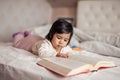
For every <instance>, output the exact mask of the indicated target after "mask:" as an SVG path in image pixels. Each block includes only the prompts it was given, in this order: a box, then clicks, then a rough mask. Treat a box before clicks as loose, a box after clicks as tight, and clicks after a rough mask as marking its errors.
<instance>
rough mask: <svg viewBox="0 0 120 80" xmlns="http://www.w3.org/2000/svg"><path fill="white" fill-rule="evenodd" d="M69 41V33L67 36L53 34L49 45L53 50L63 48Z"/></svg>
mask: <svg viewBox="0 0 120 80" xmlns="http://www.w3.org/2000/svg"><path fill="white" fill-rule="evenodd" d="M69 39H70V33H68V34H58V33H55V34H54V35H53V38H52V40H51V43H52V45H53V47H54V48H55V49H57V48H59V47H61V48H62V47H65V46H66V45H67V43H68V41H69Z"/></svg>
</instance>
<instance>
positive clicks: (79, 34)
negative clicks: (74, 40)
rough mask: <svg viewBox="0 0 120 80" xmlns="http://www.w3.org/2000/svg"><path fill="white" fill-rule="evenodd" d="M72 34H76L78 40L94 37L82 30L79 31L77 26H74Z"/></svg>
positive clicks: (92, 38)
mask: <svg viewBox="0 0 120 80" xmlns="http://www.w3.org/2000/svg"><path fill="white" fill-rule="evenodd" d="M74 34H75V35H76V37H78V39H79V42H83V41H89V40H94V37H92V36H90V35H89V34H87V33H85V32H83V31H81V30H80V29H78V28H74Z"/></svg>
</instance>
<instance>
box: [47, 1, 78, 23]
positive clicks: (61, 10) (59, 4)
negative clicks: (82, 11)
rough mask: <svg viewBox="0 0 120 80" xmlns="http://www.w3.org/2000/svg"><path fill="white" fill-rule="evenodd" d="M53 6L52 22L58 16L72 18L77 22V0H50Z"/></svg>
mask: <svg viewBox="0 0 120 80" xmlns="http://www.w3.org/2000/svg"><path fill="white" fill-rule="evenodd" d="M48 2H49V3H50V4H51V6H52V22H54V21H55V20H56V19H58V18H68V17H69V18H72V19H73V20H74V24H75V22H76V9H77V0H48Z"/></svg>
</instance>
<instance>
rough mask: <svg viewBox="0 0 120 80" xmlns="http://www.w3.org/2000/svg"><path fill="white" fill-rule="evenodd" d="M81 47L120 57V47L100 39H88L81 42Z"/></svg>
mask: <svg viewBox="0 0 120 80" xmlns="http://www.w3.org/2000/svg"><path fill="white" fill-rule="evenodd" d="M80 47H81V48H82V49H84V50H87V51H90V52H94V53H97V54H101V55H106V56H112V57H119V58H120V48H118V47H115V46H112V45H110V44H106V43H102V42H98V41H86V42H82V43H80Z"/></svg>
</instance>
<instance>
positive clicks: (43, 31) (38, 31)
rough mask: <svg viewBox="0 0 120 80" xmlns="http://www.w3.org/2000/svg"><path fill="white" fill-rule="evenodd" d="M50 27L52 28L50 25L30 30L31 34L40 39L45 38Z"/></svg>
mask: <svg viewBox="0 0 120 80" xmlns="http://www.w3.org/2000/svg"><path fill="white" fill-rule="evenodd" d="M51 26H52V25H51V24H48V25H42V26H38V27H35V28H34V29H32V30H31V32H32V33H33V34H37V35H40V36H42V37H45V36H46V35H47V33H48V32H49V30H50V28H51Z"/></svg>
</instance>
